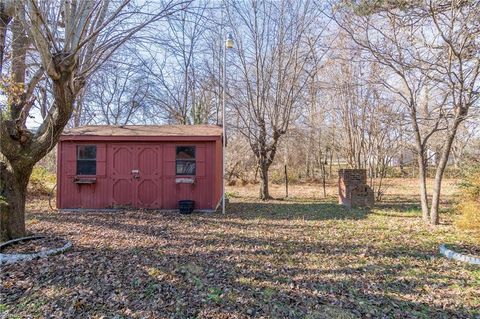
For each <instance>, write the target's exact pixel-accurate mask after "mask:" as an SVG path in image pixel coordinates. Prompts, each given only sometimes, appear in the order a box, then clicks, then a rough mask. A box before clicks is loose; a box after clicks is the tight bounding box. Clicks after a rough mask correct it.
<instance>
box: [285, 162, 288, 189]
mask: <svg viewBox="0 0 480 319" xmlns="http://www.w3.org/2000/svg"><path fill="white" fill-rule="evenodd" d="M285 197H288V172H287V165H286V164H285Z"/></svg>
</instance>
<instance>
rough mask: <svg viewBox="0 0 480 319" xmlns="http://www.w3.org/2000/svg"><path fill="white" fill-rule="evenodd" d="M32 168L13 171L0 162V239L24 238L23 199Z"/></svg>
mask: <svg viewBox="0 0 480 319" xmlns="http://www.w3.org/2000/svg"><path fill="white" fill-rule="evenodd" d="M31 173H32V167H31V166H26V167H23V168H17V169H13V168H12V167H11V166H10V165H7V164H6V163H4V162H2V161H0V214H1V218H0V239H1V240H8V239H14V238H18V237H23V236H26V229H25V199H26V194H27V185H28V180H29V179H30V175H31Z"/></svg>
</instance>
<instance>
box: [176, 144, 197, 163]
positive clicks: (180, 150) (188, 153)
mask: <svg viewBox="0 0 480 319" xmlns="http://www.w3.org/2000/svg"><path fill="white" fill-rule="evenodd" d="M176 158H177V160H185V159H190V160H194V159H195V146H177V157H176Z"/></svg>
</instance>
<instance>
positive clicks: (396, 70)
mask: <svg viewBox="0 0 480 319" xmlns="http://www.w3.org/2000/svg"><path fill="white" fill-rule="evenodd" d="M479 4H480V3H479V2H478V1H467V2H464V1H461V2H455V1H448V2H447V1H445V2H443V1H438V2H437V1H420V2H415V3H411V4H410V5H405V6H403V5H400V4H397V3H395V2H391V3H390V2H389V3H373V4H372V3H368V2H363V3H361V4H359V5H357V4H351V3H349V5H346V6H344V7H343V9H342V10H340V11H339V14H338V15H336V16H335V19H336V21H337V23H338V24H339V26H340V27H342V28H343V29H344V30H345V31H346V32H347V33H348V34H349V35H350V36H351V38H352V39H353V40H354V41H355V43H356V44H357V45H359V46H360V47H361V48H362V49H364V50H365V51H366V52H369V53H370V54H371V56H372V57H373V58H374V59H375V60H376V61H377V62H378V63H380V64H381V65H383V66H384V67H386V68H387V69H389V70H390V71H391V74H390V76H388V77H385V78H384V79H383V81H382V82H381V83H382V85H383V86H384V87H386V88H387V89H389V90H390V91H391V92H394V93H395V94H397V96H398V97H399V101H401V102H402V103H403V105H404V106H405V108H406V110H407V111H408V120H409V125H410V127H411V130H412V133H413V135H414V139H415V144H416V150H417V162H418V167H419V182H420V183H419V184H420V199H421V205H422V212H423V218H424V220H425V221H426V222H430V223H432V224H438V222H439V216H438V210H439V201H440V192H441V185H442V178H443V174H444V171H445V167H446V165H447V162H448V158H449V155H450V153H451V147H452V144H453V142H454V140H455V137H456V134H457V130H458V127H459V125H460V124H461V123H462V122H463V121H464V120H465V119H466V118H467V116H468V112H469V109H470V108H471V107H472V105H474V104H475V103H476V101H477V100H478V96H479V81H478V80H479V79H478V75H479V68H480V54H479V52H480V50H479V43H478V41H477V40H475V39H478V37H479V35H480V26H479V25H478V23H477V22H478V20H479V17H480V13H479V10H478V5H479ZM437 134H442V136H443V138H444V141H445V143H444V145H443V147H442V149H441V152H440V156H439V161H438V165H437V167H436V174H435V183H434V184H435V185H434V189H433V196H432V201H431V205H430V207H429V203H428V198H427V186H426V165H427V162H428V154H427V153H428V151H429V143H430V141H431V138H432V137H433V136H434V135H437Z"/></svg>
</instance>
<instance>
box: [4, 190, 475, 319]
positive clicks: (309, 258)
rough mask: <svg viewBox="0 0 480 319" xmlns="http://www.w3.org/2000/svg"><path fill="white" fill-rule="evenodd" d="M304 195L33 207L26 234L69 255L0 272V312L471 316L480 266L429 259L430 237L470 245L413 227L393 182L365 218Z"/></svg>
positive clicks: (408, 200)
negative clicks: (62, 245)
mask: <svg viewBox="0 0 480 319" xmlns="http://www.w3.org/2000/svg"><path fill="white" fill-rule="evenodd" d="M302 187H303V188H305V189H304V190H299V189H302ZM309 187H310V188H309V189H306V188H308V186H291V192H292V194H293V196H294V197H293V198H291V199H289V200H274V201H270V202H260V201H257V200H255V199H254V197H253V195H255V194H256V189H253V188H252V189H251V190H250V189H248V188H241V189H240V188H231V189H230V192H231V194H232V195H233V198H232V199H231V202H230V204H229V206H228V214H226V215H221V214H218V213H216V214H192V215H188V216H182V215H179V214H178V213H174V212H151V211H125V212H116V213H57V212H52V211H49V210H48V209H47V207H48V204H47V203H46V201H45V200H44V199H36V200H31V201H30V202H29V206H28V207H29V208H28V210H29V212H28V215H27V224H28V229H29V231H30V232H32V233H36V234H52V235H54V236H63V237H65V238H67V239H69V240H71V241H72V242H73V244H74V248H73V249H72V250H70V251H69V252H68V253H66V254H63V255H58V256H53V257H51V258H48V259H40V260H35V261H33V262H30V263H20V264H16V265H10V266H5V267H3V268H2V270H1V274H0V282H1V284H0V293H1V297H0V298H1V300H0V317H2V316H3V317H5V318H28V317H31V318H359V317H362V318H369V317H371V318H480V268H479V267H478V266H474V265H467V264H462V263H458V262H454V261H450V260H447V259H445V258H443V257H442V256H440V255H439V254H438V245H439V244H440V243H441V242H447V243H466V244H469V245H478V244H479V243H478V241H477V240H478V239H476V237H475V236H472V234H469V233H467V232H460V231H458V230H456V229H455V228H454V227H453V226H452V225H451V218H453V216H452V213H451V212H448V211H447V212H444V213H443V220H442V225H440V226H438V227H435V228H433V227H429V226H425V225H423V223H422V222H421V219H420V217H419V212H418V208H417V207H416V206H415V205H416V204H415V199H414V198H413V195H410V194H409V192H408V191H404V190H402V187H405V184H398V185H397V186H394V187H393V188H390V191H389V194H388V195H387V196H386V202H385V203H382V204H380V205H378V206H377V208H375V209H372V210H369V209H355V210H347V209H343V208H342V207H339V206H338V205H336V204H335V199H334V198H333V197H329V198H327V199H319V198H316V197H314V196H309V195H308V194H310V193H315V189H316V188H317V187H318V186H314V187H313V186H309ZM312 189H313V190H312ZM254 191H255V193H254ZM277 191H279V192H280V190H277ZM415 191H416V190H415V189H413V190H412V194H414V193H415ZM274 192H275V189H274ZM319 193H320V191H319ZM301 194H307V195H306V196H302V195H301ZM249 195H251V196H249ZM447 198H448V196H447ZM446 204H448V203H446Z"/></svg>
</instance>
